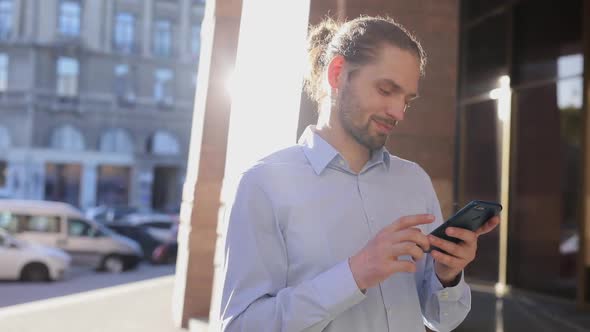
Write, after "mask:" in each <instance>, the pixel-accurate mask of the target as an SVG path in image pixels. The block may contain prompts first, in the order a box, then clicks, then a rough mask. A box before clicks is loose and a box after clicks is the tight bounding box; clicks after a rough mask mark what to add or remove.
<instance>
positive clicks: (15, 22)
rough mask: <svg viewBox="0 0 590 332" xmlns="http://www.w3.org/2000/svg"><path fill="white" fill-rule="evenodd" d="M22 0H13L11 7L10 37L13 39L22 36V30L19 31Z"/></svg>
mask: <svg viewBox="0 0 590 332" xmlns="http://www.w3.org/2000/svg"><path fill="white" fill-rule="evenodd" d="M22 2H23V0H14V4H13V8H12V38H13V39H20V38H21V36H22V31H20V21H21V17H22V15H23V13H22V7H23V4H22Z"/></svg>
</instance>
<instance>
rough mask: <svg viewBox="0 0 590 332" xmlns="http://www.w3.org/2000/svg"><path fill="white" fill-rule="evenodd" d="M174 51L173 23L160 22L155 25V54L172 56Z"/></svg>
mask: <svg viewBox="0 0 590 332" xmlns="http://www.w3.org/2000/svg"><path fill="white" fill-rule="evenodd" d="M171 49H172V23H170V21H168V20H158V21H156V23H155V25H154V54H155V55H158V56H170V53H171Z"/></svg>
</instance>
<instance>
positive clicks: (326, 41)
mask: <svg viewBox="0 0 590 332" xmlns="http://www.w3.org/2000/svg"><path fill="white" fill-rule="evenodd" d="M339 28H340V25H339V24H338V23H337V22H336V21H334V20H333V19H332V18H329V17H326V18H325V19H324V20H323V21H322V22H320V23H319V24H317V25H315V26H311V27H310V30H309V35H308V38H307V54H308V65H309V68H308V70H307V75H306V79H305V90H306V91H307V93H308V94H309V96H310V97H311V98H312V99H314V100H318V98H319V96H317V93H318V89H317V86H318V84H320V81H321V80H320V76H321V74H322V71H323V69H324V66H325V63H324V61H325V54H326V49H327V48H328V45H330V42H331V41H332V38H333V37H334V35H335V34H336V32H338V29H339Z"/></svg>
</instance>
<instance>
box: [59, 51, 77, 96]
mask: <svg viewBox="0 0 590 332" xmlns="http://www.w3.org/2000/svg"><path fill="white" fill-rule="evenodd" d="M78 73H79V67H78V60H76V59H74V58H68V57H60V58H59V59H58V60H57V94H58V95H59V96H61V97H75V96H77V95H78Z"/></svg>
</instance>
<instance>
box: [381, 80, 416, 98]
mask: <svg viewBox="0 0 590 332" xmlns="http://www.w3.org/2000/svg"><path fill="white" fill-rule="evenodd" d="M379 81H380V82H381V83H386V84H389V85H391V86H392V87H393V88H394V89H396V90H399V91H404V92H405V90H404V89H403V88H402V87H401V85H399V84H397V83H396V82H395V81H394V80H392V79H389V78H382V79H380V80H379ZM408 96H409V97H410V100H414V99H416V98H418V97H420V96H419V95H417V94H415V93H410V94H409V95H408Z"/></svg>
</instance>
